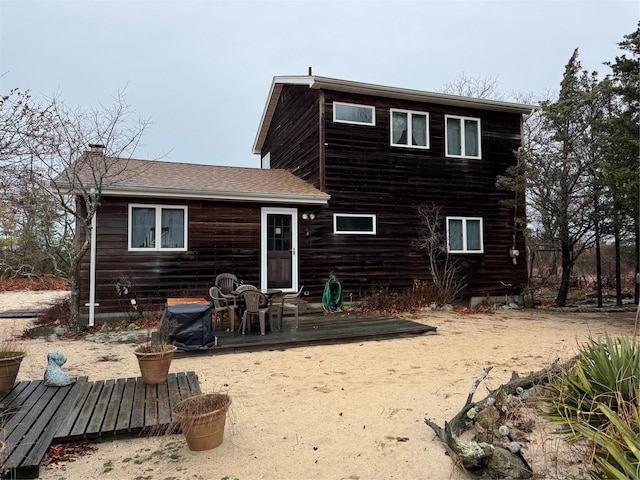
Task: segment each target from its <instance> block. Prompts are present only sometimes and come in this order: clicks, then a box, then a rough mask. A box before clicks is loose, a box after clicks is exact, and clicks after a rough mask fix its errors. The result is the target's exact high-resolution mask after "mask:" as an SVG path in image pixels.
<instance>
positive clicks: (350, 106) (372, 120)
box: [333, 102, 376, 126]
mask: <svg viewBox="0 0 640 480" xmlns="http://www.w3.org/2000/svg"><path fill="white" fill-rule="evenodd" d="M333 121H334V122H338V123H354V124H356V125H370V126H375V125H376V109H375V107H372V106H370V105H357V104H355V103H342V102H333Z"/></svg>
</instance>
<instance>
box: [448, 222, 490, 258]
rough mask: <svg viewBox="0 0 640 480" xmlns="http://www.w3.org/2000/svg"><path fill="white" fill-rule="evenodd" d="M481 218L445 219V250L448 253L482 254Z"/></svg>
mask: <svg viewBox="0 0 640 480" xmlns="http://www.w3.org/2000/svg"><path fill="white" fill-rule="evenodd" d="M482 235H483V233H482V218H466V217H447V249H448V251H449V252H450V253H482V252H483V251H484V244H483V239H482Z"/></svg>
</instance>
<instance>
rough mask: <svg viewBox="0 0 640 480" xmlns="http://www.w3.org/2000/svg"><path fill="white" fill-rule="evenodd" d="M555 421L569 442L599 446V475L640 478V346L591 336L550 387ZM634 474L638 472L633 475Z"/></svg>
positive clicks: (549, 401)
mask: <svg viewBox="0 0 640 480" xmlns="http://www.w3.org/2000/svg"><path fill="white" fill-rule="evenodd" d="M547 391H548V393H549V396H548V397H546V398H545V401H546V402H547V404H548V405H549V407H550V413H549V419H550V420H551V421H552V422H553V423H556V424H562V425H563V426H564V429H563V431H564V433H567V434H568V438H567V439H568V440H569V441H573V440H577V439H580V438H586V439H588V440H590V441H591V442H593V443H594V445H595V446H596V450H595V456H594V462H593V463H592V466H591V475H592V476H593V478H638V474H639V473H640V440H638V437H640V419H639V417H638V409H639V402H640V349H638V344H637V343H635V342H633V341H630V340H629V339H628V338H627V337H621V338H619V339H612V338H610V337H609V336H607V337H606V338H605V340H604V342H597V341H595V340H590V341H589V343H588V344H587V345H585V346H583V347H582V348H581V351H580V353H579V354H578V357H577V359H576V363H575V366H574V367H573V368H572V369H571V370H570V371H568V372H566V373H565V374H563V375H560V376H557V377H555V378H553V379H552V381H551V382H549V384H548V385H547ZM630 472H632V473H633V475H630Z"/></svg>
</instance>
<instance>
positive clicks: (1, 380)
mask: <svg viewBox="0 0 640 480" xmlns="http://www.w3.org/2000/svg"><path fill="white" fill-rule="evenodd" d="M25 355H26V352H24V351H23V350H20V349H19V348H18V346H17V345H16V344H15V342H14V341H12V340H4V341H2V342H0V392H8V391H9V390H11V389H12V388H13V386H14V384H15V383H16V377H17V376H18V371H19V370H20V364H21V363H22V359H23V358H24V356H25Z"/></svg>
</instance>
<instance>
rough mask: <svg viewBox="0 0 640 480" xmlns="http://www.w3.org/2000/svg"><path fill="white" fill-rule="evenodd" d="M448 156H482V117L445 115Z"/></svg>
mask: <svg viewBox="0 0 640 480" xmlns="http://www.w3.org/2000/svg"><path fill="white" fill-rule="evenodd" d="M444 118H445V122H446V129H445V136H446V145H447V157H468V158H480V119H479V118H468V117H454V116H451V115H445V117H444Z"/></svg>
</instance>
